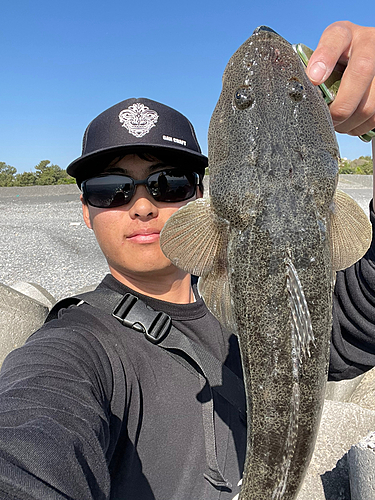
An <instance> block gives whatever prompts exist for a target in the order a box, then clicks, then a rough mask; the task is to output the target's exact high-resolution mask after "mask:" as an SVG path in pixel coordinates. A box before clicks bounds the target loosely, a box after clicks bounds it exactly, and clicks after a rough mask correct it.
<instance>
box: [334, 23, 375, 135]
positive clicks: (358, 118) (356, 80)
mask: <svg viewBox="0 0 375 500" xmlns="http://www.w3.org/2000/svg"><path fill="white" fill-rule="evenodd" d="M374 54H375V29H374V28H362V29H361V30H356V31H355V32H354V34H353V41H352V44H351V48H350V54H349V62H348V65H347V67H346V69H345V71H344V74H343V76H342V79H341V83H340V88H339V91H338V93H337V96H336V99H335V100H334V102H333V103H332V104H331V105H330V112H331V116H332V120H333V123H334V125H336V126H337V125H338V124H340V125H343V124H345V122H346V121H347V120H350V118H351V117H352V116H353V114H354V113H355V116H353V119H352V120H350V121H349V128H350V127H351V128H353V127H357V126H359V125H360V124H361V123H363V122H364V121H366V120H367V119H369V118H370V116H371V115H372V114H373V113H374V107H375V95H374V91H373V90H372V89H373V86H374V77H375V57H374ZM357 110H358V113H357Z"/></svg>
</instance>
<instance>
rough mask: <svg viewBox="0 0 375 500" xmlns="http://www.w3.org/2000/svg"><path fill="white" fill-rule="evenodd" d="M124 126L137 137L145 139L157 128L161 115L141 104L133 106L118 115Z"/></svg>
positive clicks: (137, 103)
mask: <svg viewBox="0 0 375 500" xmlns="http://www.w3.org/2000/svg"><path fill="white" fill-rule="evenodd" d="M118 117H119V120H120V122H121V123H122V126H123V127H125V128H126V129H127V130H128V132H130V133H131V134H133V135H134V136H135V137H143V136H144V135H146V134H148V133H149V132H150V130H151V129H152V127H155V125H156V122H157V121H158V118H159V115H158V114H157V112H156V111H153V110H152V109H150V108H148V107H147V106H145V105H144V104H141V103H140V102H136V103H135V104H132V105H131V106H129V107H128V108H127V109H123V110H122V111H120V114H119V115H118Z"/></svg>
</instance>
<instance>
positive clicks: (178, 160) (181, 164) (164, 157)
mask: <svg viewBox="0 0 375 500" xmlns="http://www.w3.org/2000/svg"><path fill="white" fill-rule="evenodd" d="M129 154H135V155H136V156H138V157H139V158H140V159H141V160H145V161H150V162H151V161H155V160H158V161H161V162H162V163H165V164H166V165H170V166H171V167H178V168H180V169H182V170H187V171H190V172H196V173H197V174H198V175H199V184H198V186H199V189H200V190H201V192H202V194H203V193H204V186H203V175H202V172H201V171H199V169H195V168H194V165H191V163H190V162H189V159H188V158H186V157H185V156H182V155H179V154H178V153H177V154H176V153H170V152H169V151H158V153H157V156H155V155H153V154H151V153H147V152H145V151H137V152H134V153H128V152H127V153H126V154H124V155H121V156H116V157H115V158H113V160H112V161H111V162H110V163H109V164H108V165H106V167H105V168H104V169H103V171H105V169H106V168H108V167H112V166H114V165H115V164H116V163H118V162H119V161H121V160H122V159H123V158H125V156H128V155H129ZM96 175H97V174H96Z"/></svg>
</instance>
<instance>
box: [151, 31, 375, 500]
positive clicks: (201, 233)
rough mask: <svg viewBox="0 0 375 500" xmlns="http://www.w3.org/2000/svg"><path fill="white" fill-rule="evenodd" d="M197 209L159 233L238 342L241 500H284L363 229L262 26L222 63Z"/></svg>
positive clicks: (281, 52) (309, 427)
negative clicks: (336, 294)
mask: <svg viewBox="0 0 375 500" xmlns="http://www.w3.org/2000/svg"><path fill="white" fill-rule="evenodd" d="M208 161H209V163H208V165H209V196H208V197H206V198H198V199H196V200H194V201H192V202H190V203H188V204H187V205H186V206H184V207H182V208H180V209H179V210H178V211H177V212H176V213H175V214H174V215H172V217H171V218H170V219H169V220H168V221H167V223H166V225H165V227H164V228H163V230H162V232H161V240H160V241H161V248H162V250H163V252H164V253H165V255H166V256H167V257H168V258H169V259H170V260H171V261H172V263H173V264H175V265H176V266H177V267H180V268H181V269H184V270H185V271H187V272H189V273H191V274H194V275H197V276H199V281H198V290H199V293H200V294H201V295H202V297H203V298H204V300H205V302H206V304H207V307H208V308H209V309H210V311H211V312H212V313H213V314H214V315H215V316H216V317H217V318H218V320H219V321H220V322H221V323H222V324H223V325H224V326H225V327H226V328H228V329H230V330H231V331H232V332H233V333H235V334H236V335H237V337H238V342H239V346H240V352H241V359H242V366H243V373H244V383H245V390H246V401H247V426H248V438H247V452H246V459H245V465H244V472H243V480H242V486H241V492H240V496H239V498H240V500H255V499H257V500H259V499H260V498H261V499H262V500H294V499H295V498H296V497H297V495H298V491H299V490H300V487H301V485H302V483H303V478H304V476H305V474H306V470H307V467H308V464H309V462H310V459H311V456H312V453H313V450H314V444H315V441H316V436H317V431H318V428H319V422H320V418H321V413H322V407H323V401H324V394H325V386H326V381H327V373H328V366H329V345H330V334H331V328H332V294H333V288H334V281H335V273H336V271H338V270H340V269H345V268H347V267H349V266H351V265H352V264H354V263H355V262H356V261H357V260H359V259H360V258H361V257H362V256H363V255H364V254H365V252H366V251H367V249H368V248H369V245H370V241H371V233H372V230H371V225H370V222H369V220H368V218H367V216H366V215H365V213H364V212H363V210H362V209H361V208H360V207H359V206H358V205H357V204H356V202H355V201H354V200H353V199H352V198H350V197H349V196H348V195H346V194H345V193H342V192H340V191H338V190H337V182H338V161H339V148H338V145H337V141H336V136H335V131H334V128H333V124H332V120H331V117H330V113H329V109H328V106H327V104H326V103H325V101H324V99H323V97H322V95H321V93H320V90H319V89H318V88H316V87H314V86H313V85H312V83H311V82H310V80H309V79H308V77H307V75H306V72H305V69H304V67H303V65H302V63H301V61H300V59H299V57H298V55H297V54H296V53H295V51H294V50H293V47H292V45H291V44H290V43H289V42H288V41H287V40H285V39H284V38H283V37H282V36H281V35H279V34H278V33H276V32H275V31H274V30H272V29H271V28H268V27H266V26H261V27H259V28H257V29H256V30H255V31H254V33H253V34H252V36H250V38H249V39H248V40H247V41H246V42H245V43H243V44H242V45H241V47H240V48H239V49H238V50H237V51H236V52H235V53H234V54H233V56H232V57H231V59H230V60H229V62H228V64H227V66H226V68H225V71H224V74H223V78H222V91H221V94H220V96H219V99H218V102H217V104H216V107H215V109H214V111H213V114H212V117H211V120H210V125H209V131H208Z"/></svg>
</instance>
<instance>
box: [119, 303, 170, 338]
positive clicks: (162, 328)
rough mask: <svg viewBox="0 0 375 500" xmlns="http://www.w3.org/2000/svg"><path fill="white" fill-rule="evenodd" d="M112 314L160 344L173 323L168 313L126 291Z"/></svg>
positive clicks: (125, 324) (124, 323)
mask: <svg viewBox="0 0 375 500" xmlns="http://www.w3.org/2000/svg"><path fill="white" fill-rule="evenodd" d="M112 316H113V317H114V318H116V319H117V320H118V321H120V323H122V324H123V325H124V326H127V327H129V328H132V329H133V330H136V331H138V332H141V333H143V334H144V336H145V337H146V339H147V340H149V341H150V342H152V343H153V344H159V343H160V342H161V341H162V340H163V339H164V338H165V337H166V336H167V335H168V333H169V330H170V328H171V325H172V320H171V318H170V316H168V314H165V313H163V312H161V311H154V310H153V309H151V308H150V307H148V306H147V305H146V304H145V303H144V302H143V301H142V300H138V298H137V297H135V296H134V295H131V294H130V293H126V294H125V295H124V296H123V297H122V298H121V300H120V301H119V302H118V303H117V304H116V306H115V307H114V309H113V311H112Z"/></svg>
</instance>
